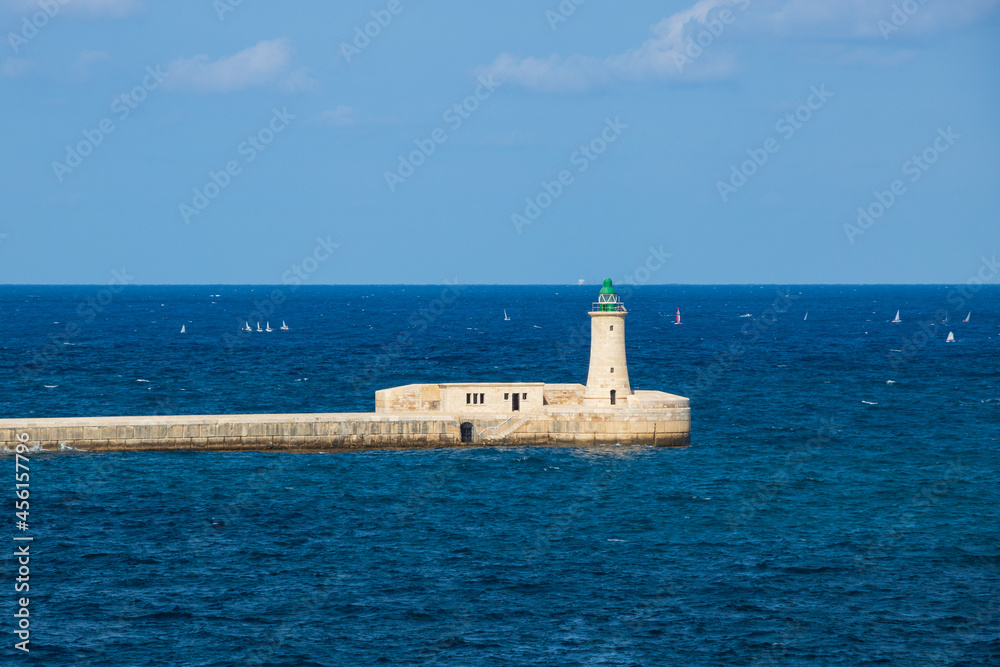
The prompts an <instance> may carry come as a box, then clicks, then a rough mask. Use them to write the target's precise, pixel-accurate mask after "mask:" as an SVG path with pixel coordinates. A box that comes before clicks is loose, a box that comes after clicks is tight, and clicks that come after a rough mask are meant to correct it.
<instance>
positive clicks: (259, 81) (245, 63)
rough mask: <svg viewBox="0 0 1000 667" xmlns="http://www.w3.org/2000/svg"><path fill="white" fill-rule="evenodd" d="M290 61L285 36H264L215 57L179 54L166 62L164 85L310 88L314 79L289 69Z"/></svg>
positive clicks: (215, 89) (211, 89) (213, 89)
mask: <svg viewBox="0 0 1000 667" xmlns="http://www.w3.org/2000/svg"><path fill="white" fill-rule="evenodd" d="M290 63H291V50H290V48H289V46H288V40H286V39H284V38H281V39H273V40H270V41H268V40H265V41H262V42H258V43H257V45H256V46H251V47H250V48H248V49H244V50H242V51H240V52H239V53H236V54H234V55H231V56H227V57H225V58H220V59H219V60H215V61H211V60H209V57H208V56H207V55H205V54H202V55H197V56H195V57H193V58H179V59H177V60H175V61H173V62H172V63H170V64H169V65H167V74H168V75H169V76H168V78H167V80H166V81H165V82H164V87H166V88H170V89H173V90H191V91H195V92H203V93H230V92H234V91H237V90H244V89H246V88H253V87H255V86H270V85H274V86H278V87H280V88H281V89H283V90H285V91H286V92H299V91H302V90H308V89H309V88H311V87H312V85H313V80H312V79H311V78H309V76H308V75H307V74H306V73H305V71H304V70H296V71H294V72H290V73H289V72H288V67H289V64H290Z"/></svg>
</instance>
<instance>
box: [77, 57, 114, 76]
mask: <svg viewBox="0 0 1000 667" xmlns="http://www.w3.org/2000/svg"><path fill="white" fill-rule="evenodd" d="M108 57H109V56H108V53H107V52H106V51H84V52H83V53H81V54H80V56H79V57H78V58H77V59H76V62H75V63H73V67H72V70H73V74H75V75H76V76H78V77H80V78H86V77H87V75H89V74H90V68H91V66H92V65H94V64H95V63H99V62H102V61H105V60H107V59H108Z"/></svg>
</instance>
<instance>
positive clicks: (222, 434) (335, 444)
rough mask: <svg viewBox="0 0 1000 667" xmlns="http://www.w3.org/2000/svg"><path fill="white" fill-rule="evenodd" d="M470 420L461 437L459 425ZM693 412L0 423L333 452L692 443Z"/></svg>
mask: <svg viewBox="0 0 1000 667" xmlns="http://www.w3.org/2000/svg"><path fill="white" fill-rule="evenodd" d="M463 423H468V424H471V425H472V429H471V435H470V436H469V441H467V442H463V438H462V425H463ZM690 425H691V416H690V410H689V409H688V408H687V407H675V408H669V409H662V410H637V411H632V410H629V411H622V410H607V411H600V410H590V411H587V412H580V411H579V410H574V409H572V408H569V407H566V408H561V409H560V408H556V409H555V410H552V411H550V412H548V413H545V414H537V413H514V414H512V415H511V414H493V415H486V414H473V413H470V414H459V415H456V414H450V415H449V414H442V413H401V414H390V413H377V414H376V413H366V414H357V413H347V414H315V415H211V416H171V417H107V418H101V417H85V418H68V419H4V420H0V447H2V450H0V451H3V452H6V453H10V452H13V450H14V448H15V446H16V445H17V444H18V441H17V436H18V434H22V433H27V434H28V438H29V441H28V444H30V445H32V446H35V445H41V447H42V448H43V449H47V450H60V449H66V448H72V449H76V450H84V451H95V452H96V451H102V452H108V451H137V452H138V451H215V452H232V451H297V452H337V451H357V450H367V449H412V448H416V449H419V448H433V447H455V446H495V445H496V446H499V445H513V446H527V445H531V446H541V445H554V446H584V445H607V444H615V443H620V444H623V445H624V444H629V445H653V446H687V445H688V444H690Z"/></svg>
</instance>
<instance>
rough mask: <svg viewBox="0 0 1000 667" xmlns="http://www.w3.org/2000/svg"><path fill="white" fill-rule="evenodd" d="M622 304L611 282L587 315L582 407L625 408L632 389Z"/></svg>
mask: <svg viewBox="0 0 1000 667" xmlns="http://www.w3.org/2000/svg"><path fill="white" fill-rule="evenodd" d="M626 315H628V311H627V310H625V304H623V303H622V302H621V301H620V300H619V299H618V293H617V292H615V288H614V285H612V284H611V278H605V279H604V286H603V287H602V288H601V291H600V294H599V295H598V297H597V303H595V304H593V307H592V308H591V311H590V371H589V372H588V373H587V386H586V389H585V391H584V394H583V402H584V404H585V405H591V406H594V407H597V406H608V407H610V406H616V407H626V406H627V405H628V401H627V400H626V398H627V397H628V396H629V395H631V393H632V388H631V387H630V386H629V382H628V364H627V363H626V362H625V316H626Z"/></svg>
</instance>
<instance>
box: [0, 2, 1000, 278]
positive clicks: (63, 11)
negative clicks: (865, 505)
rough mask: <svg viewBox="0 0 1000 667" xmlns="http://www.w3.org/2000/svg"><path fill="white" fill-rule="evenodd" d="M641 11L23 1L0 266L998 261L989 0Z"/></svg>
mask: <svg viewBox="0 0 1000 667" xmlns="http://www.w3.org/2000/svg"><path fill="white" fill-rule="evenodd" d="M577 3H579V4H577ZM624 5H625V6H622V4H619V3H604V2H597V1H596V0H564V1H563V2H562V3H560V2H559V0H548V1H545V0H535V1H531V2H529V1H527V0H503V2H499V1H497V2H479V3H467V2H454V1H446V2H436V3H428V2H413V1H412V0H375V1H369V0H365V1H364V2H361V3H327V2H319V1H310V0H303V1H300V2H294V3H263V2H249V1H246V0H244V1H243V2H241V3H239V4H235V0H218V1H216V2H213V1H212V0H172V1H171V2H169V3H168V2H162V1H161V2H153V1H152V0H42V1H41V2H39V0H4V1H2V2H0V32H2V35H3V36H4V39H3V43H2V44H0V96H2V104H0V121H2V122H0V145H2V147H3V148H2V160H0V178H2V181H3V188H2V190H0V192H2V200H0V203H2V207H0V283H56V284H59V283H105V282H108V281H110V280H112V272H113V271H116V270H117V271H120V270H122V269H126V270H127V271H128V274H129V275H131V276H133V277H134V281H135V282H136V283H141V284H153V283H262V284H280V283H281V282H282V281H283V280H285V281H287V280H289V276H290V275H292V276H296V275H297V276H299V277H298V278H296V279H298V280H301V281H303V282H308V283H310V284H345V283H360V284H366V283H442V282H444V281H446V280H457V281H460V282H462V283H468V284H472V283H500V284H504V283H554V284H565V283H576V282H577V281H578V280H579V279H584V280H586V281H587V282H588V283H599V282H600V279H601V278H603V277H604V276H606V275H607V276H612V277H614V278H615V279H616V280H618V281H624V280H629V279H636V280H638V281H639V282H640V283H642V282H648V283H958V282H965V281H966V280H967V279H968V278H969V277H970V276H972V275H974V274H975V272H976V270H977V269H978V268H979V267H980V266H981V264H982V260H983V257H984V256H985V257H987V258H990V257H992V256H993V255H994V254H1000V231H998V230H1000V225H998V221H1000V198H998V197H997V196H996V193H997V191H998V186H1000V166H998V158H997V156H998V155H1000V132H998V121H997V118H998V115H997V109H998V108H1000V94H998V93H1000V76H998V73H1000V39H998V37H1000V29H998V21H997V19H998V14H1000V8H998V6H1000V0H926V1H925V2H920V1H919V0H907V2H900V0H869V1H867V2H865V1H861V0H840V1H838V2H826V1H819V0H700V1H698V2H695V3H692V2H691V1H690V0H685V1H683V2H648V1H643V0H636V1H634V2H629V3H624ZM894 7H895V9H894ZM46 9H47V13H46ZM378 21H381V24H379V23H377V22H378ZM366 29H367V31H368V33H369V35H373V36H369V35H365V34H364V33H365V30H366ZM914 158H916V159H915V160H914ZM859 208H860V209H862V210H864V211H866V212H867V217H865V216H861V214H860V213H859ZM859 218H860V220H859ZM296 267H298V268H296ZM290 272H291V274H290Z"/></svg>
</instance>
